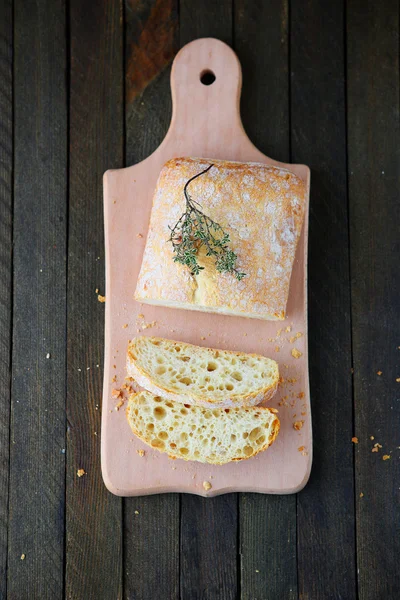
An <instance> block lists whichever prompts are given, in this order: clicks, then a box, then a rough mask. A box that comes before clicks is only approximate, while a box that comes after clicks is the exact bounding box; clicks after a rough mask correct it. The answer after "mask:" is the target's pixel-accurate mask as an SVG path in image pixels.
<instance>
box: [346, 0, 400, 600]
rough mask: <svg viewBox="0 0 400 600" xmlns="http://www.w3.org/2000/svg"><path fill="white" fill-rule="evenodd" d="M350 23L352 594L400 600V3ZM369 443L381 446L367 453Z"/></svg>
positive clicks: (352, 13) (358, 11) (364, 6)
mask: <svg viewBox="0 0 400 600" xmlns="http://www.w3.org/2000/svg"><path fill="white" fill-rule="evenodd" d="M347 18H348V20H347V44H348V51H347V74H348V95H347V97H348V155H349V199H350V240H351V294H352V303H353V305H352V323H353V352H354V399H355V414H356V430H355V432H356V435H357V436H358V438H359V444H358V446H357V447H356V452H355V454H356V502H357V504H356V509H357V526H356V530H357V566H358V589H359V595H360V598H362V599H363V600H372V599H375V598H388V599H389V598H390V599H392V598H393V599H394V598H399V597H400V570H399V568H398V553H399V552H398V551H399V540H400V507H399V502H398V497H399V487H400V460H399V458H400V450H399V446H400V438H399V423H400V401H399V394H400V383H399V382H397V381H396V379H397V378H399V377H400V367H399V365H400V350H399V346H400V268H399V251H400V233H399V231H400V230H399V222H400V210H399V207H400V202H399V198H400V145H399V139H400V136H399V133H400V132H399V54H398V52H399V5H398V2H392V1H391V0H386V1H384V2H380V3H379V4H377V3H374V2H371V1H368V2H365V1H363V2H361V1H358V0H357V1H355V2H351V3H349V5H348V11H347ZM378 371H382V375H381V376H379V375H377V372H378ZM370 436H374V438H375V439H374V440H371V439H370ZM375 443H379V444H381V445H382V449H379V451H378V452H374V453H372V451H371V450H372V447H373V445H374V444H375ZM384 455H387V456H390V459H388V460H386V461H384V460H382V458H383V456H384ZM361 493H362V494H364V495H363V497H361V498H360V494H361Z"/></svg>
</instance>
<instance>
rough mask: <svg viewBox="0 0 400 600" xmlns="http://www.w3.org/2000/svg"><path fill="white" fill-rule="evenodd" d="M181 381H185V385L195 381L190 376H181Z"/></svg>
mask: <svg viewBox="0 0 400 600" xmlns="http://www.w3.org/2000/svg"><path fill="white" fill-rule="evenodd" d="M179 381H180V382H181V383H183V384H184V385H191V384H192V383H193V381H192V380H191V379H190V377H181V379H180V380H179Z"/></svg>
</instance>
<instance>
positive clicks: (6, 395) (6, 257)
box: [0, 0, 13, 598]
mask: <svg viewBox="0 0 400 600" xmlns="http://www.w3.org/2000/svg"><path fill="white" fill-rule="evenodd" d="M0 13H1V15H2V18H1V19H0V65H1V69H0V114H1V127H0V282H1V289H2V293H1V296H0V598H5V597H6V593H7V591H6V590H7V573H6V569H7V530H8V474H9V430H10V368H11V361H10V352H11V314H12V296H11V286H12V283H11V282H12V183H13V182H12V177H13V128H12V117H13V114H12V113H13V108H12V101H13V96H12V43H13V31H12V25H13V23H12V2H11V1H10V0H2V1H1V2H0Z"/></svg>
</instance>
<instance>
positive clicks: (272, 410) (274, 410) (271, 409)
mask: <svg viewBox="0 0 400 600" xmlns="http://www.w3.org/2000/svg"><path fill="white" fill-rule="evenodd" d="M269 410H270V411H271V412H272V413H274V414H276V413H278V412H279V410H278V409H277V408H270V409H269Z"/></svg>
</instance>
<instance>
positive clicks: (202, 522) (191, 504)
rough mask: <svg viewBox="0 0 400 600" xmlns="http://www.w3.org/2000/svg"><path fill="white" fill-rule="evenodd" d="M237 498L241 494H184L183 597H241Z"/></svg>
mask: <svg viewBox="0 0 400 600" xmlns="http://www.w3.org/2000/svg"><path fill="white" fill-rule="evenodd" d="M210 483H211V484H212V479H210ZM237 499H238V494H225V495H224V496H217V497H216V498H209V499H208V498H198V497H196V496H191V495H189V494H185V495H183V496H182V515H181V598H182V600H214V599H215V598H218V599H221V600H236V598H238V594H239V589H240V587H239V585H240V584H239V582H238V571H237V568H236V564H237V556H238V548H237V526H238V511H237Z"/></svg>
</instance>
